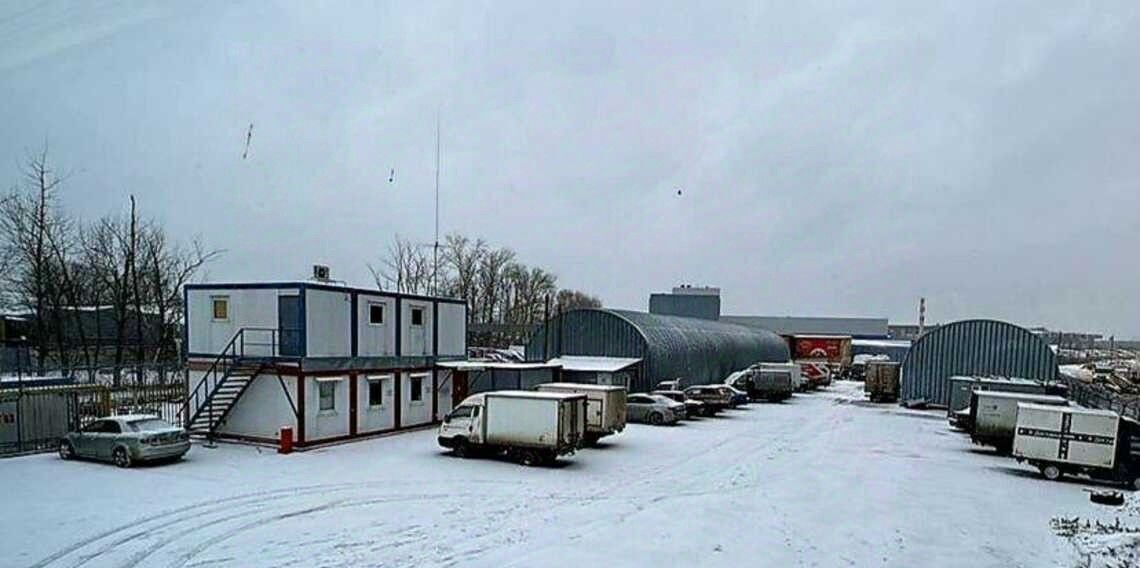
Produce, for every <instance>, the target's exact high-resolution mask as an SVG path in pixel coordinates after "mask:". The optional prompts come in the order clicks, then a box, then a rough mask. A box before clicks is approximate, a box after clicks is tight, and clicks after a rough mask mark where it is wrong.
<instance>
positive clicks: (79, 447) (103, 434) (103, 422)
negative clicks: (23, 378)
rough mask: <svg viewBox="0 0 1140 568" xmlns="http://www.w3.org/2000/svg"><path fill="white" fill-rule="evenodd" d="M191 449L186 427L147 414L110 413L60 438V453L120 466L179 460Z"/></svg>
mask: <svg viewBox="0 0 1140 568" xmlns="http://www.w3.org/2000/svg"><path fill="white" fill-rule="evenodd" d="M188 451H190V435H189V434H188V433H186V431H185V430H183V429H182V428H179V427H177V426H174V425H173V424H171V423H169V422H167V421H165V420H162V419H160V418H158V417H157V416H150V415H145V414H130V415H124V416H108V417H106V418H101V419H99V420H96V421H94V422H92V423H90V424H88V425H87V426H84V427H83V428H81V429H80V430H78V431H75V432H68V433H67V435H66V436H64V437H63V438H62V439H61V440H60V441H59V457H61V458H63V459H65V460H67V459H72V458H88V459H94V460H102V461H109V462H112V463H114V464H115V465H117V466H119V467H131V465H132V464H135V463H138V462H145V461H159V460H171V461H173V460H177V459H180V458H181V457H182V456H183V455H185V454H186V452H188Z"/></svg>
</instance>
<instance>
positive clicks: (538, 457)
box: [518, 450, 545, 467]
mask: <svg viewBox="0 0 1140 568" xmlns="http://www.w3.org/2000/svg"><path fill="white" fill-rule="evenodd" d="M518 460H519V463H520V464H522V465H524V466H526V467H535V466H539V465H542V464H543V463H544V462H545V457H544V456H543V455H542V453H540V452H539V451H537V450H522V451H521V452H519V453H518Z"/></svg>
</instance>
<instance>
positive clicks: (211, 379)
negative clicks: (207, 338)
mask: <svg viewBox="0 0 1140 568" xmlns="http://www.w3.org/2000/svg"><path fill="white" fill-rule="evenodd" d="M247 334H249V335H250V338H249V339H248V340H247V339H246V335H247ZM266 335H268V338H266ZM277 344H278V331H277V330H276V329H274V328H266V327H243V328H241V329H238V330H237V332H235V333H234V335H233V337H231V338H230V341H229V343H226V346H225V347H223V348H222V351H221V352H220V353H218V356H217V357H216V358H215V359H214V361H213V362H212V363H211V364H210V367H209V368H208V369H207V370H206V372H205V374H203V375H202V378H201V379H200V380H199V381H198V384H196V385H194V388H193V389H192V390H190V392H189V393H188V394H187V395H186V402H184V403H183V404H182V408H181V409H180V410H179V411H178V416H179V418H180V421H181V422H182V424H183V427H184V428H186V429H190V426H191V424H192V423H193V421H194V418H195V416H197V415H198V414H201V412H202V411H203V410H205V411H206V413H207V416H209V417H210V432H211V434H212V433H213V429H214V423H213V422H214V421H213V414H214V412H213V411H214V392H215V391H217V389H218V387H220V386H222V384H223V383H225V381H226V378H228V377H229V375H230V371H232V370H233V368H234V367H235V366H237V365H238V364H239V363H240V362H241V360H242V359H244V358H246V357H247V356H248V357H258V358H265V357H269V358H276V357H277ZM264 348H268V349H264ZM266 351H268V354H267V353H266ZM203 407H204V408H203Z"/></svg>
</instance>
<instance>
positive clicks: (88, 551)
mask: <svg viewBox="0 0 1140 568" xmlns="http://www.w3.org/2000/svg"><path fill="white" fill-rule="evenodd" d="M424 483H447V482H446V481H439V482H420V481H415V482H404V481H371V482H345V483H328V484H315V485H305V486H299V487H289V488H282V489H274V490H267V491H257V492H252V493H246V494H242V495H237V496H233V497H224V498H222V499H221V500H209V501H203V502H199V503H195V504H193V505H187V506H184V507H178V508H175V509H171V510H168V511H164V512H162V513H158V514H155V515H149V516H144V517H140V518H137V519H135V520H133V521H131V522H129V523H126V524H122V525H119V526H117V527H115V528H112V529H110V530H107V531H104V532H102V533H98V534H96V535H93V536H91V537H88V538H85V539H82V540H80V541H78V542H76V543H74V544H71V545H69V546H67V547H65V548H63V549H61V550H59V551H57V552H55V553H53V554H51V555H49V556H47V557H45V558H43V559H41V560H40V561H38V562H36V563H35V564H32V565H31V568H48V567H50V566H55V565H59V564H64V565H67V566H71V567H77V566H83V565H86V564H88V563H90V562H92V561H95V560H100V561H102V560H104V559H105V558H106V557H108V556H110V555H112V554H113V553H115V552H117V551H118V549H120V548H121V547H124V546H129V545H132V544H134V543H136V542H139V541H143V540H146V539H147V538H150V537H152V536H154V534H155V533H156V532H157V533H159V534H161V533H162V532H163V531H164V530H166V529H169V528H171V527H176V526H177V525H180V524H183V523H187V522H192V521H199V520H201V519H203V518H204V517H209V516H210V515H215V514H217V513H229V512H231V511H233V510H234V508H235V507H245V508H247V509H246V510H245V511H244V512H238V513H231V514H227V515H223V517H222V520H228V519H234V518H240V517H242V516H243V515H248V514H251V513H256V512H258V511H262V510H264V509H266V508H267V507H271V506H273V504H276V503H281V501H282V500H287V499H288V498H291V497H304V496H307V495H312V494H323V493H329V492H339V491H347V490H353V489H363V488H367V487H370V486H375V485H385V486H398V485H409V484H416V485H422V484H424ZM471 483H472V484H486V485H501V484H507V483H509V482H502V481H494V480H480V481H472V482H471ZM217 521H218V519H214V520H213V521H211V522H208V523H202V524H204V525H213V524H216V522H217ZM190 532H192V531H190ZM72 556H75V557H76V558H74V559H73V561H71V562H67V561H68V559H69V557H72ZM145 559H146V556H143V557H142V558H141V559H139V560H137V561H133V563H132V562H128V563H127V564H123V566H135V565H137V564H139V563H140V562H142V561H143V560H145Z"/></svg>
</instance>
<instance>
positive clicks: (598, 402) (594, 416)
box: [535, 383, 626, 446]
mask: <svg viewBox="0 0 1140 568" xmlns="http://www.w3.org/2000/svg"><path fill="white" fill-rule="evenodd" d="M535 390H537V391H538V392H561V393H569V394H581V395H586V445H589V446H592V445H594V443H596V442H597V441H598V440H599V439H601V438H604V437H605V436H609V435H612V434H617V433H618V432H621V431H622V430H625V418H626V411H625V399H626V390H625V387H619V386H611V385H591V384H580V383H547V384H544V385H538V386H537V387H535Z"/></svg>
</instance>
